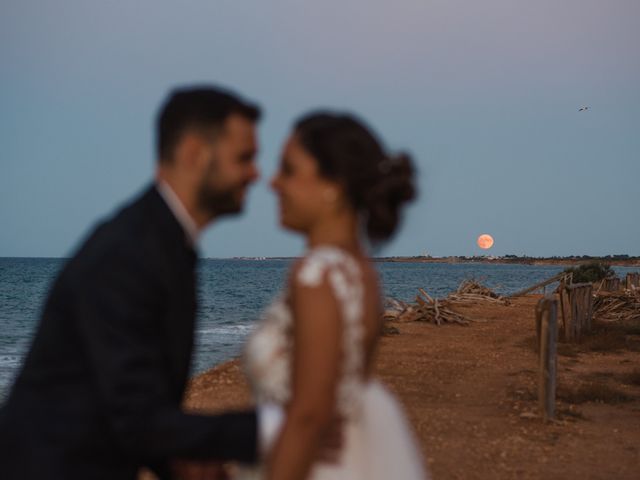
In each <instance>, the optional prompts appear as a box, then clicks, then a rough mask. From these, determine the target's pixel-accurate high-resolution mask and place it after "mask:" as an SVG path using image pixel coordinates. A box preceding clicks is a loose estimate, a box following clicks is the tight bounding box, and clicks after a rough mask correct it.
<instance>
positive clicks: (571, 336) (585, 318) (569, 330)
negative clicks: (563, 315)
mask: <svg viewBox="0 0 640 480" xmlns="http://www.w3.org/2000/svg"><path fill="white" fill-rule="evenodd" d="M567 290H568V292H569V310H570V314H569V316H568V319H567V320H568V321H567V322H566V323H567V324H566V325H565V329H564V337H565V340H567V341H569V342H577V341H580V337H581V336H582V334H583V333H586V332H590V331H591V323H592V317H593V298H592V295H591V294H592V291H593V285H591V284H590V283H574V284H573V285H569V286H568V287H567Z"/></svg>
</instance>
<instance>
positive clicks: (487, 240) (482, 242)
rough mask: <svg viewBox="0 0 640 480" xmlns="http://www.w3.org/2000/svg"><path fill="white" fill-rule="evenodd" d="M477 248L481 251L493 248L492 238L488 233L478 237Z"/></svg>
mask: <svg viewBox="0 0 640 480" xmlns="http://www.w3.org/2000/svg"><path fill="white" fill-rule="evenodd" d="M477 242H478V246H479V247H480V248H481V249H483V250H489V249H490V248H491V247H493V237H492V236H491V235H489V234H488V233H483V234H482V235H480V236H479V237H478V240H477Z"/></svg>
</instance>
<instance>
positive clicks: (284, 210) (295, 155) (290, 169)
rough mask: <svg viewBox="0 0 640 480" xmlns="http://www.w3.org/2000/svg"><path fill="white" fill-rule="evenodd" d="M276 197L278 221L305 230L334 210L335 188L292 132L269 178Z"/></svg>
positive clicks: (291, 227)
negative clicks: (276, 167)
mask: <svg viewBox="0 0 640 480" xmlns="http://www.w3.org/2000/svg"><path fill="white" fill-rule="evenodd" d="M271 187H272V188H273V190H274V192H275V193H276V195H277V196H278V200H279V207H280V223H281V224H282V225H283V226H284V227H286V228H289V229H291V230H295V231H298V232H301V233H308V232H309V231H310V230H311V229H312V228H313V225H315V224H316V222H317V221H318V220H319V219H320V218H322V217H323V216H325V215H330V214H331V211H332V210H334V209H335V203H336V200H337V197H338V187H337V184H336V183H335V182H332V181H331V180H328V179H326V178H324V177H322V176H320V175H319V173H318V164H317V162H316V160H315V158H314V157H312V156H311V154H309V153H308V152H307V151H306V150H305V149H304V147H303V146H302V145H301V143H300V142H299V140H298V138H297V136H296V135H295V133H294V134H293V135H291V136H290V137H289V139H288V140H287V142H286V143H285V146H284V149H283V152H282V158H281V160H280V168H279V170H278V172H277V173H276V175H275V176H274V177H273V178H272V179H271Z"/></svg>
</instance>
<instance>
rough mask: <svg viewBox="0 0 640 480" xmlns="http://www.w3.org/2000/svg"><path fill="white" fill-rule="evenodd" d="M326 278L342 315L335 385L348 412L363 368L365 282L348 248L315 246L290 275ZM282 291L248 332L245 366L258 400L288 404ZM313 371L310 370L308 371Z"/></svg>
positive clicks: (288, 327)
mask: <svg viewBox="0 0 640 480" xmlns="http://www.w3.org/2000/svg"><path fill="white" fill-rule="evenodd" d="M325 278H326V279H327V281H328V283H329V286H330V288H331V291H332V293H333V295H334V297H335V299H336V302H337V304H338V306H339V310H340V314H341V318H342V324H343V326H342V346H343V357H342V358H343V360H342V366H341V377H340V379H339V382H338V387H337V409H338V411H339V412H340V413H341V414H343V415H345V416H351V415H353V414H355V413H356V412H357V410H358V405H359V398H360V396H361V392H362V388H363V381H364V380H363V371H364V368H363V367H364V347H363V335H364V326H363V323H362V316H363V311H364V305H363V301H364V286H363V279H362V272H361V269H360V267H359V265H358V263H357V261H356V260H355V259H354V258H353V257H352V256H351V255H350V254H348V253H347V252H345V251H343V250H341V249H339V248H336V247H329V246H322V247H316V248H314V249H312V250H310V251H309V252H308V254H307V255H306V256H305V257H304V258H303V260H302V264H301V265H300V268H299V269H298V270H297V274H296V278H295V279H294V280H295V281H297V282H298V283H299V284H301V285H304V286H308V287H318V286H320V285H321V284H322V282H323V280H324V279H325ZM287 293H288V292H287V291H286V289H285V291H283V292H281V293H280V295H278V297H276V299H275V300H274V301H273V302H272V303H271V305H269V307H268V308H267V309H266V310H265V311H264V312H263V314H262V318H261V321H260V323H259V325H258V327H257V328H256V329H255V330H254V332H253V333H252V334H251V336H250V337H249V340H248V341H247V344H246V348H245V353H244V366H245V370H246V373H247V377H248V379H249V383H250V384H251V387H252V389H253V392H254V396H255V397H256V400H257V401H258V402H266V403H276V404H279V405H286V404H287V403H288V401H289V399H290V397H291V378H292V365H291V364H292V351H293V335H292V328H293V322H294V319H293V315H292V311H291V307H290V305H289V303H288V301H287V297H288V294H287ZM310 374H312V372H310Z"/></svg>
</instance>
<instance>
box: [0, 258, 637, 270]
mask: <svg viewBox="0 0 640 480" xmlns="http://www.w3.org/2000/svg"><path fill="white" fill-rule="evenodd" d="M69 258H70V257H1V256H0V260H4V259H37V260H68V259H69ZM299 258H300V257H258V256H256V257H249V256H246V257H201V260H239V261H256V262H259V261H267V260H283V261H294V260H297V259H299ZM372 260H373V261H374V262H379V263H385V262H388V263H434V264H449V265H450V264H485V265H553V266H575V265H581V264H584V263H591V262H602V263H606V264H608V265H611V266H614V267H631V268H633V267H640V256H638V257H635V256H627V255H609V256H604V257H590V256H570V257H518V256H515V255H507V256H504V257H491V256H477V257H466V256H449V257H424V256H394V257H373V258H372Z"/></svg>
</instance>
